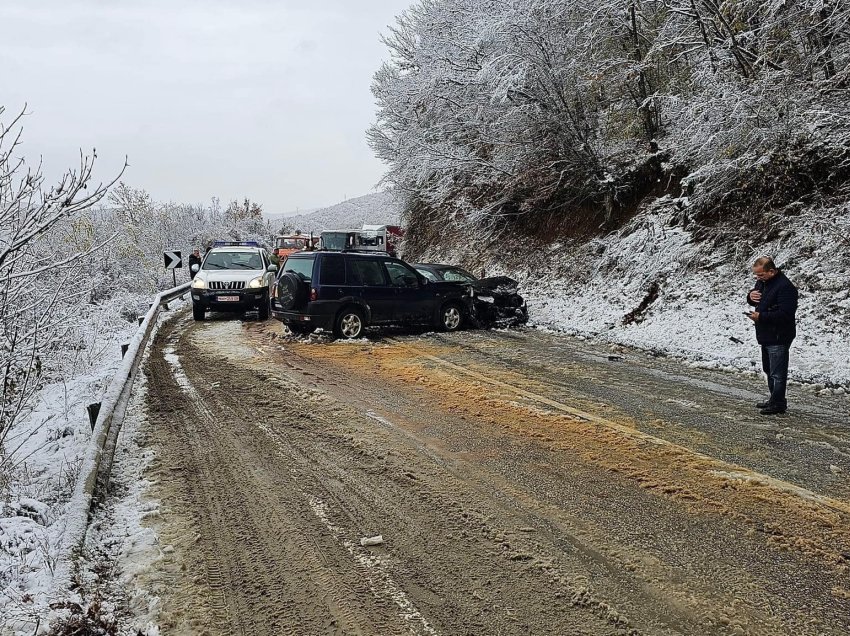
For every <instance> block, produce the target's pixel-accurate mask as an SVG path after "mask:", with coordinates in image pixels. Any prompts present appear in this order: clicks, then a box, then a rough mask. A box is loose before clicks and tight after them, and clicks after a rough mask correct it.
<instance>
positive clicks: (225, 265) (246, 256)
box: [203, 252, 263, 269]
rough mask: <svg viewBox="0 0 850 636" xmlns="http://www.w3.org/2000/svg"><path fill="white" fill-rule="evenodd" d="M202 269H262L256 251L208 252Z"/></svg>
mask: <svg viewBox="0 0 850 636" xmlns="http://www.w3.org/2000/svg"><path fill="white" fill-rule="evenodd" d="M203 269H263V259H262V258H261V257H260V255H259V254H258V253H257V252H210V253H209V254H207V258H206V259H205V260H204V266H203Z"/></svg>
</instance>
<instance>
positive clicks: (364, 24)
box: [0, 0, 411, 213]
mask: <svg viewBox="0 0 850 636" xmlns="http://www.w3.org/2000/svg"><path fill="white" fill-rule="evenodd" d="M410 1H411V0H356V1H354V0H320V1H317V2H313V3H309V2H298V1H296V0H240V1H238V2H237V1H236V0H231V1H227V0H177V1H176V0H144V1H141V0H137V1H136V2H130V1H129V0H37V1H30V2H12V1H3V2H2V3H0V69H2V70H1V71H0V105H2V106H5V107H6V113H5V114H4V115H3V116H2V121H3V122H4V123H8V122H9V120H10V119H11V117H12V115H13V114H14V113H17V112H18V111H20V110H21V109H22V108H23V106H24V104H27V111H28V112H29V113H31V114H30V115H29V116H28V117H27V118H26V119H25V130H24V146H23V148H22V151H21V152H22V154H24V155H25V156H26V157H27V159H28V161H37V160H38V157H39V156H42V157H43V159H44V164H45V167H46V172H47V173H48V175H52V176H56V175H58V173H59V172H60V171H61V170H63V169H65V168H68V167H71V166H74V165H76V164H77V163H78V159H79V150H80V148H82V149H84V150H86V151H88V150H90V149H91V148H93V147H94V148H97V154H98V162H97V175H98V178H99V180H108V179H109V178H110V177H112V176H114V175H115V174H116V173H117V172H118V171H119V170H120V168H121V166H122V165H123V161H124V155H127V156H128V157H129V162H130V167H129V168H128V169H127V172H126V173H125V175H124V177H123V180H124V181H125V182H127V183H128V184H130V185H132V186H133V187H139V188H144V189H146V190H148V192H150V193H151V195H152V196H153V197H154V198H155V199H158V200H171V201H176V202H186V203H203V202H207V201H209V199H210V197H212V196H218V197H220V198H221V199H222V200H223V201H225V202H226V201H227V200H229V199H231V198H242V197H246V196H247V197H250V198H251V199H252V200H256V201H259V202H261V203H263V205H264V208H265V211H266V212H269V213H275V212H289V211H293V210H295V209H296V208H306V207H318V206H324V205H330V204H333V203H337V202H339V201H341V200H343V199H344V198H346V197H349V198H350V197H354V196H359V195H362V194H367V193H368V192H371V191H372V190H373V188H374V186H375V184H376V183H377V181H378V180H379V179H380V177H381V176H382V174H383V165H382V164H381V163H380V162H379V161H378V160H377V159H375V158H374V156H373V155H372V152H371V150H370V149H369V147H368V146H367V145H366V139H365V130H366V128H367V127H368V126H369V125H370V124H371V123H372V121H373V119H374V112H375V105H374V98H373V97H372V94H371V92H370V86H371V81H372V75H373V74H374V72H375V71H376V70H377V69H378V67H379V65H380V63H381V61H382V60H383V59H385V58H386V57H387V56H388V52H387V50H386V48H385V47H384V46H383V45H382V44H381V42H380V35H381V34H385V33H387V25H391V24H394V23H395V16H396V15H398V14H399V13H400V12H401V11H403V10H404V9H406V8H407V7H408V6H409V4H410ZM307 7H310V8H307Z"/></svg>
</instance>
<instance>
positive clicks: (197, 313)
mask: <svg viewBox="0 0 850 636" xmlns="http://www.w3.org/2000/svg"><path fill="white" fill-rule="evenodd" d="M205 313H206V312H204V308H203V307H201V306H200V305H192V318H194V319H195V320H198V321H200V320H203V319H204V315H205Z"/></svg>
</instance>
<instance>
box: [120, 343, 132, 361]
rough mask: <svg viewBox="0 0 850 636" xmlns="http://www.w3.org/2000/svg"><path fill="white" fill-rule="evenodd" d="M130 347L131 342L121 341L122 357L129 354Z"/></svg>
mask: <svg viewBox="0 0 850 636" xmlns="http://www.w3.org/2000/svg"><path fill="white" fill-rule="evenodd" d="M129 348H130V343H129V342H122V343H121V357H122V358H123V357H124V356H125V355H126V354H127V349H129Z"/></svg>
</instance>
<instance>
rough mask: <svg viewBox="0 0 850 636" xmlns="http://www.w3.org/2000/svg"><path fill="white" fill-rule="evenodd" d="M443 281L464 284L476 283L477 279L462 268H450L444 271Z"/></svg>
mask: <svg viewBox="0 0 850 636" xmlns="http://www.w3.org/2000/svg"><path fill="white" fill-rule="evenodd" d="M443 280H448V281H460V282H462V283H474V282H475V280H476V278H475V276H473V275H472V274H470V273H469V272H467V271H466V270H464V269H461V268H460V267H448V268H446V269H444V270H443Z"/></svg>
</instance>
